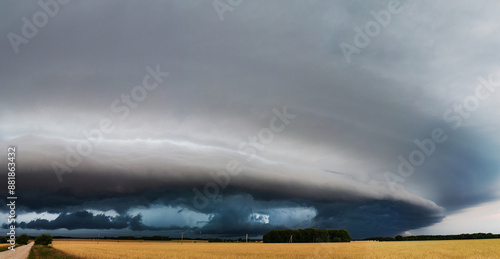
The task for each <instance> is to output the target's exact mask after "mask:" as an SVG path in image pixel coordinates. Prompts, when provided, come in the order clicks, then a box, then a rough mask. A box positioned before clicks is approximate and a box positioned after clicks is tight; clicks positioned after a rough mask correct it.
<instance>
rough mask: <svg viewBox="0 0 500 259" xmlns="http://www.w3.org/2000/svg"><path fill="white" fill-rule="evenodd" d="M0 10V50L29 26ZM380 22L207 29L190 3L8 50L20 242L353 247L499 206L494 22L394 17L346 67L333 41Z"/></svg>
mask: <svg viewBox="0 0 500 259" xmlns="http://www.w3.org/2000/svg"><path fill="white" fill-rule="evenodd" d="M6 5H9V6H10V8H4V9H3V11H0V14H1V16H0V17H2V18H1V19H2V21H4V22H2V23H1V24H2V25H0V34H2V35H7V34H8V33H9V32H14V33H17V34H19V35H22V28H23V20H22V19H21V18H22V17H23V16H25V17H28V18H31V17H32V16H33V14H36V12H37V11H40V10H43V9H42V7H40V6H38V5H36V4H33V5H28V4H25V5H22V4H19V3H8V4H6ZM387 6H388V2H385V1H374V2H371V3H370V4H366V3H364V2H362V1H351V2H349V3H346V2H344V1H333V2H332V1H316V2H310V3H307V4H306V3H302V2H300V1H273V2H268V1H245V2H243V3H242V4H241V5H238V6H237V7H235V8H234V10H232V11H227V12H225V13H224V20H223V21H221V20H220V17H219V15H218V14H217V11H216V10H214V9H213V8H214V7H213V5H212V4H211V3H210V2H204V1H199V2H195V1H192V2H190V3H185V2H176V1H167V2H163V1H158V2H151V3H148V5H144V4H141V3H133V2H127V3H123V2H116V3H111V2H107V3H100V2H74V3H73V2H71V3H68V4H66V5H60V6H59V7H60V9H59V10H58V12H57V14H56V15H54V17H51V20H50V21H49V23H47V25H46V26H43V27H40V28H39V31H38V33H37V35H36V36H35V37H33V38H30V39H29V42H27V43H26V44H21V45H19V46H18V47H19V51H18V53H16V52H15V51H13V49H12V44H11V42H10V41H9V39H8V38H4V39H3V41H2V44H0V47H1V48H0V51H1V53H2V57H3V58H2V62H1V63H0V75H1V76H0V85H1V90H2V94H1V97H0V98H1V102H0V141H1V143H2V145H3V146H5V147H6V146H8V145H15V146H17V149H18V152H17V157H18V159H17V163H18V173H17V191H18V196H19V206H20V208H19V209H20V210H21V213H22V212H24V213H27V212H30V213H35V214H36V216H33V217H31V218H24V219H20V220H19V221H20V222H18V223H19V226H20V227H22V228H23V229H26V230H33V231H34V230H44V229H48V230H58V231H61V232H60V233H64V230H65V229H67V230H73V231H74V230H89V231H90V230H96V229H98V230H102V231H106V230H108V231H110V233H114V232H112V231H114V230H123V231H129V232H130V234H131V235H134V234H138V235H139V234H140V235H142V234H145V233H146V234H157V233H167V234H172V235H175V234H178V233H180V232H187V233H190V234H191V235H193V236H196V235H197V233H199V232H202V233H205V234H208V235H227V236H238V235H243V234H245V233H250V234H252V235H255V236H258V235H261V234H263V233H265V232H266V231H268V230H271V229H276V228H301V227H319V228H347V229H348V230H349V231H350V232H351V234H352V235H353V236H354V237H356V238H361V237H368V236H381V235H396V234H400V233H404V232H405V231H408V230H413V229H419V228H423V227H429V226H432V225H433V224H435V223H438V222H440V221H441V220H443V218H445V217H446V216H447V215H450V214H453V213H457V212H460V210H462V209H465V208H469V207H472V206H476V205H478V204H482V203H484V202H487V201H495V200H498V194H499V193H498V191H497V189H498V186H499V179H498V176H499V166H500V165H499V162H498V161H499V160H498V155H499V152H498V150H499V149H498V147H499V144H500V143H499V140H500V135H499V134H498V132H499V131H498V129H499V126H500V125H499V123H498V122H497V120H495V119H494V118H496V117H498V115H499V112H498V111H499V109H498V108H499V103H500V102H498V101H499V100H500V94H498V93H497V92H496V91H497V90H498V89H497V87H498V85H499V84H500V83H498V82H499V81H500V77H499V74H498V72H499V71H500V70H499V68H500V66H499V65H498V60H500V59H498V58H496V56H495V55H497V54H496V53H497V51H495V50H496V46H498V43H499V38H498V37H497V36H496V35H497V34H496V33H495V32H497V30H498V28H499V26H498V25H499V24H498V23H497V22H496V20H495V19H494V18H495V17H496V14H497V13H498V9H499V8H500V6H498V4H497V3H495V2H490V1H480V3H474V4H469V3H468V2H466V1H459V2H457V3H456V4H455V5H454V7H453V8H452V9H450V8H449V6H447V5H446V4H445V3H441V2H432V1H426V2H418V3H416V2H415V3H414V2H411V1H401V3H400V12H398V13H394V14H392V15H391V19H390V23H389V24H388V25H387V26H381V27H380V28H381V31H380V33H379V34H377V35H374V36H373V37H371V38H370V43H369V44H368V45H367V46H366V47H363V48H360V51H359V52H356V53H353V54H351V56H350V62H348V61H347V60H346V58H345V53H344V52H343V51H342V48H341V47H339V46H340V44H341V43H343V42H344V43H348V44H351V45H353V46H356V35H357V29H356V28H361V29H363V28H365V27H364V26H365V25H366V24H368V23H369V22H370V21H377V18H376V17H375V16H374V15H373V14H372V13H373V12H374V13H380V12H381V11H383V10H386V9H387V8H388V7H387ZM7 9H9V10H10V11H9V12H8V13H6V10H7ZM82 10H84V11H82ZM371 11H373V12H371ZM478 78H479V79H478ZM483 78H484V80H486V83H485V81H484V80H483ZM488 81H489V82H490V83H489V84H490V86H491V89H492V90H491V91H488V89H489V88H488V87H487V86H485V84H488V83H487V82H488ZM478 85H483V87H482V88H480V92H479V93H480V94H482V96H484V95H485V94H487V93H489V95H488V97H487V98H479V99H477V97H476V99H475V100H476V101H477V107H476V106H474V107H473V108H474V109H467V107H469V108H470V107H471V105H473V104H474V103H471V102H470V98H469V99H467V97H468V96H477V91H476V89H478V87H477V86H478ZM467 100H469V101H467ZM474 105H475V104H474ZM464 107H465V108H464ZM445 114H446V116H444V115H445ZM436 128H439V129H441V130H442V131H443V132H444V133H445V134H446V141H444V142H443V143H437V144H436V146H435V149H434V151H433V152H432V154H429V155H426V156H425V157H424V160H425V161H424V162H422V164H420V165H418V166H414V167H415V168H414V169H415V170H414V172H413V173H412V174H411V175H407V176H401V175H400V174H398V167H399V166H400V163H401V161H400V160H399V157H402V158H404V159H406V160H407V161H411V159H412V157H411V154H412V151H414V150H421V148H419V147H418V145H416V144H415V140H419V141H425V140H426V139H432V136H433V135H432V134H433V133H432V132H433V130H435V129H436ZM5 152H6V150H5V149H3V150H2V153H1V155H2V156H3V157H6V154H5ZM422 152H423V151H422ZM413 158H414V157H413ZM410 163H411V162H410ZM1 164H2V166H4V165H5V164H6V161H5V159H4V160H2V162H1ZM387 172H392V173H394V175H396V176H399V177H401V178H397V179H393V180H394V181H395V183H394V182H390V181H389V182H388V181H387V175H388V174H387ZM401 179H402V180H401ZM3 188H5V187H2V189H1V190H2V191H3V190H4V189H3ZM2 212H5V210H3V211H2ZM44 213H50V214H51V215H56V216H54V217H52V218H44V217H43V216H42V215H43V214H44ZM69 233H71V232H69ZM67 235H70V234H67Z"/></svg>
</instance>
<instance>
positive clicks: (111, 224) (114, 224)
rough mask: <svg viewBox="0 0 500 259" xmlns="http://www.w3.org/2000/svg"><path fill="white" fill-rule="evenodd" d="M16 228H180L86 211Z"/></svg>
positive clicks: (126, 216)
mask: <svg viewBox="0 0 500 259" xmlns="http://www.w3.org/2000/svg"><path fill="white" fill-rule="evenodd" d="M17 226H18V227H20V228H23V229H37V230H40V229H47V230H55V229H61V228H64V229H68V230H74V229H124V228H129V229H130V230H132V231H145V230H149V231H160V230H175V229H180V227H175V226H173V227H154V226H147V225H145V224H144V223H142V215H141V214H138V215H135V216H130V215H119V216H116V217H112V216H106V215H104V214H97V215H94V214H93V213H91V212H88V211H76V212H72V213H61V214H59V216H58V217H57V218H56V219H54V220H47V219H35V220H32V221H29V222H24V221H22V222H20V223H18V224H17ZM3 228H9V226H8V225H7V224H3Z"/></svg>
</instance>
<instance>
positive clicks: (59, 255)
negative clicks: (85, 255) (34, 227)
mask: <svg viewBox="0 0 500 259" xmlns="http://www.w3.org/2000/svg"><path fill="white" fill-rule="evenodd" d="M39 258H44V259H45V258H48V259H78V258H79V257H75V256H71V255H68V254H66V253H64V252H62V251H60V250H57V249H55V248H53V247H52V246H44V245H34V246H33V247H32V248H31V251H30V254H29V256H28V259H39Z"/></svg>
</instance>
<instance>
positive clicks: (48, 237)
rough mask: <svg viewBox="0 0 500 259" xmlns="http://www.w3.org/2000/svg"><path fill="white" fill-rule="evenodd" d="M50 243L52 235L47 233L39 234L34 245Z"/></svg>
mask: <svg viewBox="0 0 500 259" xmlns="http://www.w3.org/2000/svg"><path fill="white" fill-rule="evenodd" d="M50 244H52V236H51V235H48V234H41V235H39V236H37V237H36V239H35V245H45V246H46V245H50Z"/></svg>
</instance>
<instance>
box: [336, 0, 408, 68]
mask: <svg viewBox="0 0 500 259" xmlns="http://www.w3.org/2000/svg"><path fill="white" fill-rule="evenodd" d="M408 1H411V0H408ZM402 10H403V6H401V2H400V1H399V0H391V1H390V2H389V3H388V4H387V9H385V10H380V11H378V12H375V11H374V10H371V11H370V14H371V15H372V16H373V20H371V21H368V22H367V23H366V24H365V26H364V27H363V28H359V27H358V26H355V27H354V28H353V29H354V32H356V35H354V38H353V41H352V42H353V43H352V44H349V43H346V42H342V43H340V44H339V47H340V49H341V50H342V53H343V54H344V57H345V60H346V61H347V63H349V64H350V63H351V61H352V59H351V56H352V55H353V54H359V53H361V50H362V49H364V48H366V47H368V45H370V42H371V39H370V38H375V37H378V36H379V35H380V33H381V32H382V29H384V28H386V27H387V26H388V25H389V24H390V23H391V21H392V16H393V15H395V14H399V13H401V11H402ZM363 29H364V30H363Z"/></svg>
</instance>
